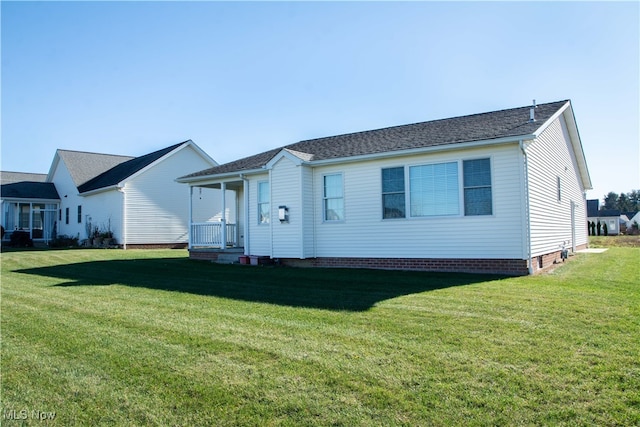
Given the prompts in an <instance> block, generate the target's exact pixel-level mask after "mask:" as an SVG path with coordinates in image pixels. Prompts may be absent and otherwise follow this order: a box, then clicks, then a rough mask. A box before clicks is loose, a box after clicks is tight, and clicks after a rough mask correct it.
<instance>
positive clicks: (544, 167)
mask: <svg viewBox="0 0 640 427" xmlns="http://www.w3.org/2000/svg"><path fill="white" fill-rule="evenodd" d="M526 150H527V161H528V170H529V200H530V201H529V206H530V218H531V255H532V256H537V255H541V254H546V253H549V252H554V251H558V250H560V249H561V248H562V246H563V244H565V245H566V246H567V247H568V248H571V246H572V244H573V245H576V246H577V245H582V244H586V243H587V239H588V237H587V231H586V222H587V218H586V206H585V205H586V202H585V199H584V188H582V184H581V181H580V180H579V177H578V175H577V166H576V159H575V156H574V155H573V150H572V149H571V146H570V140H569V133H568V131H567V127H566V124H565V121H564V118H563V116H560V117H559V118H558V119H556V120H555V121H554V122H553V123H551V124H550V125H549V126H548V127H547V129H545V130H544V131H543V132H542V134H541V135H540V136H539V137H538V138H536V139H535V140H534V141H533V142H532V143H531V144H529V146H528V147H527V149H526ZM558 184H560V187H559V186H558ZM572 202H573V203H574V204H575V208H574V209H573V211H574V225H575V230H574V234H575V240H576V241H575V242H571V240H572V233H571V218H572V209H571V203H572Z"/></svg>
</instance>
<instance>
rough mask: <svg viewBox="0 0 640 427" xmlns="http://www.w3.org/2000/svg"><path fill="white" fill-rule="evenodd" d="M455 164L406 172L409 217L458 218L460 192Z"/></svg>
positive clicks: (438, 165) (427, 166)
mask: <svg viewBox="0 0 640 427" xmlns="http://www.w3.org/2000/svg"><path fill="white" fill-rule="evenodd" d="M459 188H460V187H459V184H458V162H448V163H434V164H430V165H421V166H411V167H410V168H409V196H410V214H411V216H412V217H424V216H444V215H458V214H459V213H460V190H459Z"/></svg>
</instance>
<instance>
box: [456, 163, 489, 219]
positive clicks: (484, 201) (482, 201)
mask: <svg viewBox="0 0 640 427" xmlns="http://www.w3.org/2000/svg"><path fill="white" fill-rule="evenodd" d="M462 165H463V166H462V167H463V169H464V172H463V175H464V214H465V215H491V214H492V213H493V208H492V204H493V203H492V200H491V197H492V196H491V162H490V161H489V159H475V160H465V161H464V162H462Z"/></svg>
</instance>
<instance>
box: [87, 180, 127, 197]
mask: <svg viewBox="0 0 640 427" xmlns="http://www.w3.org/2000/svg"><path fill="white" fill-rule="evenodd" d="M122 187H123V185H122V183H119V184H115V185H110V186H108V187H102V188H96V189H95V190H90V191H85V192H82V193H78V196H81V197H85V196H91V195H93V194H98V193H104V192H105V191H110V190H118V191H120V190H121V189H122Z"/></svg>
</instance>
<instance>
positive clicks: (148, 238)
mask: <svg viewBox="0 0 640 427" xmlns="http://www.w3.org/2000/svg"><path fill="white" fill-rule="evenodd" d="M215 165H216V162H215V161H214V160H213V159H211V158H210V157H209V156H208V155H207V154H206V153H204V152H203V151H202V150H201V149H200V148H199V147H198V146H197V145H196V144H195V143H193V142H192V141H190V140H189V141H185V142H182V143H179V144H175V145H173V146H170V147H166V148H164V149H162V150H158V151H155V152H153V153H149V154H147V155H144V156H140V157H130V156H114V155H109V154H99V153H87V152H80V151H70V150H57V151H56V154H55V156H54V159H53V161H52V164H51V168H50V171H49V173H48V175H46V179H45V181H46V183H47V184H48V185H52V186H55V189H57V192H58V195H59V199H58V200H55V201H54V202H55V210H56V212H55V220H54V221H51V222H52V223H53V222H55V228H56V232H57V234H58V235H67V236H75V237H78V238H79V240H81V241H82V240H85V239H88V238H89V237H90V236H91V234H92V233H93V231H94V230H95V229H98V230H99V231H100V232H104V231H111V232H112V233H113V236H114V238H115V239H116V241H117V242H118V243H119V244H120V245H121V246H122V247H124V248H147V247H185V246H186V245H187V243H188V236H189V218H190V213H191V218H193V219H195V220H197V221H200V222H216V221H219V218H220V217H222V213H221V211H220V206H219V203H220V196H219V195H218V194H217V193H218V191H217V190H210V189H199V191H198V194H197V197H192V198H190V195H189V191H188V189H187V188H185V186H184V185H181V184H178V183H177V182H176V181H175V178H176V177H178V176H181V175H184V174H185V172H189V171H192V172H193V171H197V170H200V169H202V168H208V167H212V166H215ZM3 176H4V175H3ZM22 185H24V184H22ZM4 189H5V185H4V184H3V193H4ZM4 201H5V200H4V198H3V204H4ZM190 202H191V206H190V204H189V203H190ZM52 206H53V205H52ZM228 206H231V203H229V205H228ZM4 210H5V209H4V206H3V212H4ZM229 215H231V214H229ZM5 216H6V215H5ZM231 216H232V217H233V216H234V215H231ZM3 221H5V220H4V218H3ZM3 224H4V222H3ZM49 228H52V227H51V226H50V227H49ZM46 240H48V239H45V241H46Z"/></svg>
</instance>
